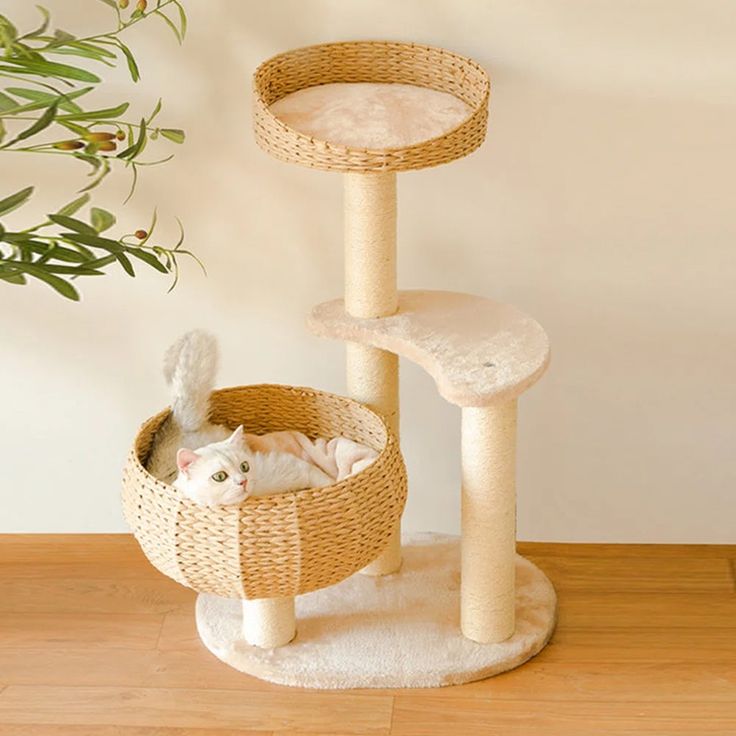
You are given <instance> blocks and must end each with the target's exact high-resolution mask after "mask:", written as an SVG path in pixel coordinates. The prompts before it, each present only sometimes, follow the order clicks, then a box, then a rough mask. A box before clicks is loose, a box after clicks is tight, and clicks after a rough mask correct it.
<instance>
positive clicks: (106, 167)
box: [79, 156, 110, 192]
mask: <svg viewBox="0 0 736 736" xmlns="http://www.w3.org/2000/svg"><path fill="white" fill-rule="evenodd" d="M90 158H94V156H90ZM99 160H100V161H102V165H101V167H100V171H99V173H98V174H97V176H96V177H95V178H94V179H93V180H92V181H91V182H90V183H89V184H87V186H86V187H82V188H81V189H80V190H79V191H80V192H88V191H89V190H90V189H94V188H95V187H96V186H97V185H98V184H99V183H100V182H101V181H102V180H103V179H104V178H105V177H106V176H107V175H108V174H109V173H110V163H109V161H108V160H107V159H106V158H101V159H99Z"/></svg>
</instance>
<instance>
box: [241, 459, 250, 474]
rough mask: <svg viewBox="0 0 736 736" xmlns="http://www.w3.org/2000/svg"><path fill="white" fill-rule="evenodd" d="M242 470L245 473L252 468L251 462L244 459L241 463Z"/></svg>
mask: <svg viewBox="0 0 736 736" xmlns="http://www.w3.org/2000/svg"><path fill="white" fill-rule="evenodd" d="M240 470H241V471H242V472H243V473H247V472H248V471H249V470H250V463H249V462H248V461H247V460H243V462H242V463H240Z"/></svg>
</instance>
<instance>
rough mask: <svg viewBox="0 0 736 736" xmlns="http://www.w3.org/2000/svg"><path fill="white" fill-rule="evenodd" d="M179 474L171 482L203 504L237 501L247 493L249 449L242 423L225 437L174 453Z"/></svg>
mask: <svg viewBox="0 0 736 736" xmlns="http://www.w3.org/2000/svg"><path fill="white" fill-rule="evenodd" d="M176 464H177V467H178V468H179V475H178V476H177V478H176V480H175V481H174V486H175V487H176V488H178V489H179V490H180V491H181V492H182V493H184V495H185V496H187V497H189V498H191V499H192V501H195V502H196V503H198V504H201V505H203V506H223V505H229V504H237V503H240V502H241V501H244V500H245V499H246V498H247V497H248V496H249V495H250V493H249V491H248V473H249V472H250V466H251V464H252V462H251V453H250V450H249V449H248V446H247V444H246V442H245V438H244V437H243V427H242V425H241V426H240V427H238V428H237V429H236V430H235V431H234V432H233V433H232V434H231V435H230V437H228V438H227V439H226V440H222V442H213V443H211V444H209V445H205V446H204V447H200V448H199V449H197V450H188V449H186V448H181V449H180V450H179V451H178V452H177V453H176Z"/></svg>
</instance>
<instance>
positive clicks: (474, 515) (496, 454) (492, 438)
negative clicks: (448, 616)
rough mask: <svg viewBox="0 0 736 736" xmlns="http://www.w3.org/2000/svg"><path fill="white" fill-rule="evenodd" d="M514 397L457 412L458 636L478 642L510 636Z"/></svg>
mask: <svg viewBox="0 0 736 736" xmlns="http://www.w3.org/2000/svg"><path fill="white" fill-rule="evenodd" d="M515 465H516V399H513V400H510V401H506V402H504V403H500V404H497V405H491V406H487V407H465V408H463V410H462V543H461V549H462V554H461V560H462V561H461V571H462V583H461V597H460V600H461V609H460V611H461V612H460V625H461V628H462V631H463V634H465V636H467V637H468V638H469V639H472V640H473V641H477V642H480V643H482V644H490V643H499V642H502V641H505V640H506V639H508V638H509V637H510V636H512V635H513V633H514V595H515V592H514V591H515V551H516V484H515V470H516V468H515Z"/></svg>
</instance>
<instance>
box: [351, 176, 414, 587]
mask: <svg viewBox="0 0 736 736" xmlns="http://www.w3.org/2000/svg"><path fill="white" fill-rule="evenodd" d="M344 180H345V310H346V312H347V313H348V314H350V315H351V316H353V317H359V318H363V319H372V318H375V317H387V316H389V315H392V314H394V313H395V312H396V310H397V308H398V294H397V291H396V174H394V173H392V172H388V173H382V172H379V173H348V174H345V177H344ZM346 374H347V389H348V393H349V394H350V396H351V397H352V398H354V399H356V400H358V401H360V402H362V403H364V404H367V405H368V406H370V407H372V408H373V409H376V410H377V411H380V412H381V413H382V414H383V415H384V416H385V417H386V418H387V420H388V423H389V426H390V427H391V428H392V429H393V430H394V432H396V434H398V431H399V359H398V356H396V355H394V354H393V353H389V352H387V351H385V350H379V349H377V348H373V347H370V346H367V345H359V344H357V343H348V344H347V348H346ZM400 566H401V524H400V523H399V524H398V525H397V526H396V529H395V530H394V532H393V534H392V535H391V539H390V540H389V543H388V545H387V547H386V550H385V552H383V553H382V554H381V555H380V556H379V557H378V558H377V559H376V560H375V561H374V562H372V563H371V564H370V565H368V566H367V567H366V568H365V569H364V570H363V572H365V573H366V574H368V575H388V574H390V573H393V572H396V571H397V570H398V569H399V567H400Z"/></svg>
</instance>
